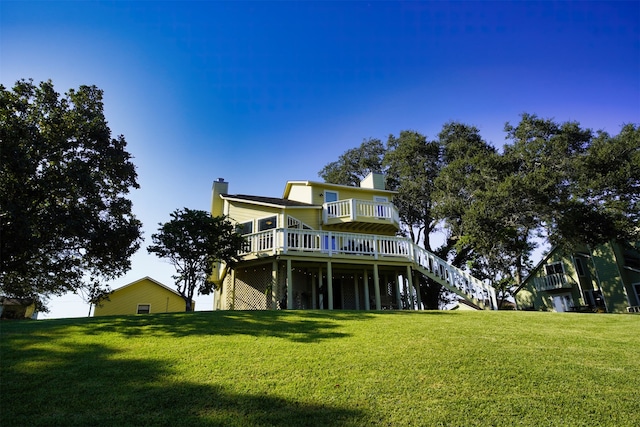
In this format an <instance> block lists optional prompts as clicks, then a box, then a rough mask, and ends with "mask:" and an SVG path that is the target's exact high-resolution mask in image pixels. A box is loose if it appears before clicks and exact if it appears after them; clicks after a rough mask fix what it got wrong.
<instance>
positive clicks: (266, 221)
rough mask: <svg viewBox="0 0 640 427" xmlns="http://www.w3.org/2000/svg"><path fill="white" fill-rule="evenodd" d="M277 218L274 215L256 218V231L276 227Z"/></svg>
mask: <svg viewBox="0 0 640 427" xmlns="http://www.w3.org/2000/svg"><path fill="white" fill-rule="evenodd" d="M276 222H277V218H276V217H275V216H270V217H268V218H262V219H260V220H258V231H265V230H271V229H272V228H276Z"/></svg>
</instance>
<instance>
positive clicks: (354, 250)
mask: <svg viewBox="0 0 640 427" xmlns="http://www.w3.org/2000/svg"><path fill="white" fill-rule="evenodd" d="M245 238H246V246H245V249H244V251H243V252H242V253H241V255H246V254H250V253H253V254H258V255H259V254H269V255H276V254H287V253H293V252H304V253H318V254H323V255H328V256H330V257H331V256H336V255H337V256H339V255H355V256H362V257H371V258H373V259H381V258H389V257H401V258H406V259H407V260H410V261H412V262H413V263H414V264H415V265H416V267H418V268H420V269H422V270H423V271H426V272H427V273H430V274H431V275H433V276H435V277H437V278H439V279H441V280H442V281H444V282H446V284H448V285H449V287H451V288H456V289H457V290H458V291H459V292H461V293H462V294H464V295H466V296H467V297H470V298H473V299H475V300H478V301H482V302H485V301H490V304H489V305H491V306H493V307H495V304H496V300H495V291H494V289H493V288H492V287H491V286H490V285H487V284H485V283H484V282H482V281H481V280H478V279H477V278H475V277H473V276H471V275H470V274H469V273H467V272H466V271H464V270H461V269H459V268H457V267H455V266H453V265H451V264H449V263H448V262H446V261H445V260H443V259H441V258H440V257H438V256H436V255H435V254H433V253H431V252H429V251H427V250H426V249H424V248H422V247H420V246H418V245H416V244H415V243H413V242H412V241H411V240H410V239H407V238H404V237H396V236H379V235H373V234H358V233H339V232H331V231H318V230H299V229H286V228H277V229H272V230H267V231H261V232H258V233H253V234H248V235H246V236H245Z"/></svg>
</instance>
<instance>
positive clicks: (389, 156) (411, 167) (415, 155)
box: [383, 130, 441, 251]
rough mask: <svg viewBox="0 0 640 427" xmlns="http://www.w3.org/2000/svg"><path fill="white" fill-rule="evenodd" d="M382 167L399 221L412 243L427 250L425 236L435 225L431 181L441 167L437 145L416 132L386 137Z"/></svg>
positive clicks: (428, 243)
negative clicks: (392, 194)
mask: <svg viewBox="0 0 640 427" xmlns="http://www.w3.org/2000/svg"><path fill="white" fill-rule="evenodd" d="M383 165H384V166H385V167H386V173H387V186H388V187H389V189H390V190H396V191H397V192H398V194H397V195H396V196H395V197H394V198H393V202H394V204H395V205H396V206H397V208H398V211H399V215H400V219H401V220H402V222H403V223H404V225H405V227H406V229H407V230H406V231H407V232H408V234H409V235H410V236H411V238H412V240H413V241H414V242H415V243H416V244H419V243H421V242H422V244H423V245H424V248H425V249H427V250H429V251H430V250H431V243H430V241H429V235H430V234H431V232H432V231H433V230H434V228H435V226H436V223H435V221H434V217H433V212H432V210H433V204H432V197H431V195H432V193H433V189H434V187H433V181H434V180H435V178H436V177H437V176H438V173H439V172H440V167H441V161H440V145H439V144H438V142H437V141H429V140H427V137H426V136H424V135H422V134H421V133H419V132H416V131H409V130H404V131H402V132H400V134H399V135H398V136H397V137H395V136H394V135H389V139H388V140H387V151H386V153H385V155H384V159H383Z"/></svg>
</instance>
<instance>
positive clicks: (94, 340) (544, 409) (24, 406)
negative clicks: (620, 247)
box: [0, 311, 640, 426]
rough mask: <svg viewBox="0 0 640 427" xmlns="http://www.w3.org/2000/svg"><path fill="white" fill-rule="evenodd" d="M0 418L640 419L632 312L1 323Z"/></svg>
mask: <svg viewBox="0 0 640 427" xmlns="http://www.w3.org/2000/svg"><path fill="white" fill-rule="evenodd" d="M0 328H1V336H0V338H1V340H0V357H1V359H0V363H1V377H0V424H2V425H3V426H13V425H15V426H26V425H29V426H56V425H60V426H74V425H75V426H127V425H130V426H142V425H167V426H218V425H220V426H245V425H246V426H254V425H261V426H350V425H352V426H356V425H357V426H360V425H373V426H377V425H383V426H408V425H412V426H431V425H451V426H467V425H530V426H561V425H562V426H564V425H572V426H597V425H612V426H638V425H640V404H639V402H640V382H639V381H640V360H639V354H640V352H639V350H640V335H639V331H640V316H634V315H595V314H575V313H571V314H567V313H560V314H556V313H532V312H383V313H379V312H378V313H372V312H339V311H336V312H327V311H323V312H320V311H315V312H300V311H278V312H199V313H190V314H186V313H185V314H175V315H152V316H124V317H107V318H91V319H62V320H45V321H38V322H34V321H13V322H2V323H0Z"/></svg>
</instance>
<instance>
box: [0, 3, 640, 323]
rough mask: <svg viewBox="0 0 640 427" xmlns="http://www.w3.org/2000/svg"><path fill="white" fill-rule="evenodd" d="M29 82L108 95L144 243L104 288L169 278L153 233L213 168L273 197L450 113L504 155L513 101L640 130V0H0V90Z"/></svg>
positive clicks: (75, 310)
mask: <svg viewBox="0 0 640 427" xmlns="http://www.w3.org/2000/svg"><path fill="white" fill-rule="evenodd" d="M23 78H31V79H33V80H34V81H35V82H40V81H44V80H48V79H51V80H52V81H53V83H54V86H55V88H56V90H57V91H58V92H60V93H64V92H66V91H67V90H68V89H70V88H77V87H78V86H80V85H85V84H86V85H96V86H98V87H99V88H100V89H102V90H103V91H104V112H105V116H106V118H107V120H108V122H109V126H110V128H111V131H112V133H113V135H114V136H115V135H120V134H122V135H124V137H125V139H126V140H127V143H128V145H127V149H128V151H129V152H130V153H131V154H132V155H133V157H134V159H133V161H134V163H135V164H136V167H137V173H138V182H139V183H140V186H141V188H140V189H139V190H134V191H133V192H132V193H131V194H130V197H131V200H132V201H133V206H134V207H133V209H134V213H135V215H136V216H137V217H138V219H140V220H141V221H142V222H143V224H144V229H143V231H144V237H145V242H144V243H143V244H142V246H141V249H140V251H139V252H138V253H137V254H136V255H135V256H134V257H133V259H132V269H131V271H130V272H128V273H127V274H126V275H125V276H123V277H121V278H119V279H117V280H115V281H114V282H113V283H110V286H111V288H112V289H116V288H118V287H120V286H123V285H125V284H127V283H130V282H133V281H135V280H137V279H140V278H142V277H145V276H150V277H152V278H154V279H156V280H158V281H160V282H162V283H164V284H166V285H169V286H172V284H173V279H172V277H171V276H172V275H173V274H174V271H173V269H172V267H171V265H169V264H167V263H166V262H164V261H162V260H160V259H158V258H156V257H155V256H153V255H149V254H148V253H147V251H146V247H147V246H148V245H149V244H151V241H150V240H151V238H150V236H151V234H152V233H154V232H156V231H157V229H158V224H159V223H163V222H166V221H168V220H169V219H170V217H169V214H170V213H171V212H172V211H174V210H176V209H180V208H183V207H188V208H191V209H203V210H209V208H210V202H211V185H212V182H213V181H214V180H216V179H217V178H220V177H221V178H224V179H225V180H226V181H227V182H229V192H230V193H239V194H253V195H261V196H272V197H281V196H282V193H283V190H284V186H285V183H286V182H287V181H288V180H320V178H319V177H318V172H319V171H320V170H321V169H322V168H323V167H324V166H325V165H326V164H327V163H329V162H331V161H334V160H336V159H337V158H338V156H339V155H340V154H342V153H343V152H344V151H346V150H347V149H350V148H354V147H356V146H358V145H360V143H361V142H362V141H363V140H364V139H367V138H379V139H381V140H383V141H386V139H387V137H388V136H389V135H390V134H393V135H398V134H399V132H400V131H402V130H416V131H419V132H421V133H423V134H425V135H427V137H428V138H435V137H436V135H437V133H438V132H439V131H440V129H441V128H442V125H443V124H445V123H446V122H448V121H452V120H455V121H460V122H463V123H467V124H471V125H475V126H477V127H478V128H479V129H480V132H481V135H482V136H483V137H484V139H485V140H487V141H489V142H491V143H492V144H494V145H495V146H496V147H498V148H500V147H502V146H503V144H505V134H504V132H503V129H504V125H505V123H506V122H510V123H512V124H516V123H517V122H518V120H519V116H520V114H522V113H524V112H527V113H533V114H537V115H538V116H540V117H544V118H553V119H555V120H557V121H560V122H564V121H577V122H579V123H580V124H581V125H582V126H583V127H585V128H591V129H593V130H599V129H602V130H605V131H607V132H609V133H610V134H617V133H618V132H619V130H620V127H621V126H622V125H623V124H625V123H639V122H640V2H639V1H622V2H616V1H607V2H597V1H575V2H553V1H543V2H524V1H522V2H506V1H505V2H501V1H492V2H480V1H474V2H444V1H437V2H427V1H425V2H417V1H394V2H381V1H356V2H347V1H318V2H311V1H310V2H306V1H305V2H302V1H300V2H293V1H277V2H272V1H259V2H244V1H237V2H212V1H181V2H171V1H162V2H153V1H137V2H130V1H96V2H92V1H69V2H60V1H42V2H35V1H7V0H0V83H1V84H3V85H4V86H5V87H7V88H10V87H12V86H13V84H14V83H15V82H16V81H17V80H19V79H23ZM49 307H50V309H51V311H50V313H48V314H41V315H40V317H39V318H58V317H79V316H86V315H87V313H88V305H86V304H84V303H83V302H82V301H81V300H80V299H79V297H77V296H75V295H66V296H62V297H57V298H53V299H51V300H50V302H49ZM212 308H213V300H212V297H211V296H201V297H198V298H197V300H196V309H197V310H211V309H212Z"/></svg>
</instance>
